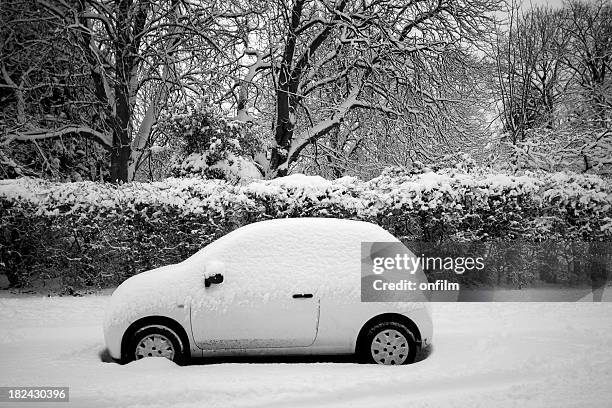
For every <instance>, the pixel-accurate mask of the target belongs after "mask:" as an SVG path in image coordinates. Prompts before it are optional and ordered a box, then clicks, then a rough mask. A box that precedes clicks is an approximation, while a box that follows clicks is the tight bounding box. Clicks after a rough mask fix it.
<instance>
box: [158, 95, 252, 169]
mask: <svg viewBox="0 0 612 408" xmlns="http://www.w3.org/2000/svg"><path fill="white" fill-rule="evenodd" d="M158 129H159V131H160V132H162V133H163V134H165V135H166V137H167V138H168V140H181V146H180V150H181V154H180V157H179V159H178V161H177V163H175V164H174V166H173V170H174V173H175V175H177V176H183V177H185V176H187V177H203V178H211V179H223V180H232V181H243V180H251V179H255V178H261V172H260V171H259V169H258V168H257V166H256V165H255V163H254V161H253V159H251V158H250V157H253V156H254V155H255V154H256V153H257V152H258V151H259V141H258V140H257V138H255V137H254V135H253V133H252V132H251V129H250V125H249V124H248V123H243V122H240V121H237V120H229V119H226V118H224V117H223V116H221V115H220V114H218V113H216V112H214V111H213V109H212V107H210V106H205V105H204V104H200V105H196V104H193V103H189V104H187V105H184V106H179V107H176V108H174V110H173V111H172V112H170V113H169V114H168V115H167V116H165V117H164V118H163V119H162V120H161V121H160V124H159V125H158Z"/></svg>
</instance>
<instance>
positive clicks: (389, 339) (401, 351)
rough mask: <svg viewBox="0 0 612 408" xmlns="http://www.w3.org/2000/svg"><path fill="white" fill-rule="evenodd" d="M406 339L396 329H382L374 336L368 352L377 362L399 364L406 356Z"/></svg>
mask: <svg viewBox="0 0 612 408" xmlns="http://www.w3.org/2000/svg"><path fill="white" fill-rule="evenodd" d="M409 349H410V348H409V346H408V340H406V336H404V335H403V334H402V333H400V332H398V331H397V330H393V329H389V330H383V331H381V332H380V333H378V334H377V335H376V336H374V339H373V340H372V345H371V346H370V352H371V353H372V357H373V358H374V361H376V362H377V363H378V364H385V365H400V364H404V363H405V362H406V359H407V358H408V351H409Z"/></svg>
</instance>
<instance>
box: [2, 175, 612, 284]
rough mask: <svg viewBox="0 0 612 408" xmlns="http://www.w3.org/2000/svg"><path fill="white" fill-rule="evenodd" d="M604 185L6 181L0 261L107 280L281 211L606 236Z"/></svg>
mask: <svg viewBox="0 0 612 408" xmlns="http://www.w3.org/2000/svg"><path fill="white" fill-rule="evenodd" d="M459 167H460V166H459ZM611 187H612V186H611V183H610V181H609V180H606V179H603V178H601V177H599V176H596V175H585V174H575V173H543V172H542V173H540V172H533V173H529V172H526V173H523V174H522V175H509V174H503V173H498V174H489V173H486V172H485V171H482V170H478V169H475V170H473V171H471V172H469V173H468V172H466V171H464V170H462V169H460V168H450V169H444V170H438V171H436V172H433V171H429V170H428V169H426V168H421V169H416V170H415V169H412V170H409V171H405V170H401V169H389V170H387V171H385V172H383V174H382V175H380V176H379V177H377V178H374V179H372V180H370V181H362V180H359V179H356V178H352V177H344V178H341V179H337V180H333V181H332V180H326V179H323V178H321V177H318V176H305V175H301V174H295V175H291V176H288V177H283V178H278V179H274V180H254V181H252V182H250V183H247V184H235V183H232V182H228V181H224V180H203V179H201V178H169V179H166V180H164V181H160V182H153V183H137V182H134V183H127V184H123V185H112V184H101V183H95V182H73V183H55V182H49V181H44V180H40V179H32V178H20V179H16V180H3V181H0V208H2V210H1V211H2V222H1V225H2V230H3V231H5V234H3V235H2V236H0V251H2V254H1V255H2V259H3V262H4V265H0V267H2V268H6V270H7V271H8V276H9V279H11V281H12V282H18V281H19V280H20V279H22V278H23V279H24V280H27V279H29V276H30V275H36V274H41V271H46V272H45V273H48V276H53V275H54V274H57V271H58V270H63V271H66V273H67V274H68V275H71V274H72V275H73V276H74V282H73V283H74V284H75V285H79V284H80V285H85V284H87V283H88V282H94V283H96V284H98V283H99V284H108V283H109V282H117V281H121V280H123V279H124V278H126V277H128V276H131V275H133V274H134V273H137V272H140V271H142V270H145V269H152V268H153V267H157V266H163V265H167V264H171V263H177V262H180V261H182V260H184V259H186V258H187V257H188V256H190V255H192V254H193V253H195V252H197V251H198V250H200V249H201V248H203V247H204V246H205V245H206V244H208V243H210V242H212V241H214V240H215V239H217V238H219V237H220V236H223V235H225V234H226V233H228V232H230V231H233V230H235V229H236V228H238V227H240V226H243V225H246V224H250V223H252V222H255V221H260V220H264V219H270V218H286V217H336V218H344V219H355V220H365V221H369V222H373V223H375V224H378V225H380V226H382V227H383V228H384V229H386V230H387V231H389V232H390V233H391V234H393V235H394V236H397V237H399V238H400V239H418V240H426V241H437V240H444V239H458V238H461V239H468V240H470V239H489V238H491V239H496V238H501V239H527V240H542V239H561V240H564V239H565V240H586V241H590V240H598V239H610V237H611V236H612V188H611ZM109 271H110V272H109ZM105 282H106V283H105Z"/></svg>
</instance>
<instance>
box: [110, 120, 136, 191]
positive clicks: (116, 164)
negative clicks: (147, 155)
mask: <svg viewBox="0 0 612 408" xmlns="http://www.w3.org/2000/svg"><path fill="white" fill-rule="evenodd" d="M117 133H120V134H119V135H117ZM121 133H124V134H121ZM131 153H132V149H131V147H130V143H129V139H128V136H127V132H115V135H114V136H113V147H112V148H111V167H110V179H111V182H113V183H117V182H124V183H125V182H128V181H129V170H128V169H129V165H130V156H131Z"/></svg>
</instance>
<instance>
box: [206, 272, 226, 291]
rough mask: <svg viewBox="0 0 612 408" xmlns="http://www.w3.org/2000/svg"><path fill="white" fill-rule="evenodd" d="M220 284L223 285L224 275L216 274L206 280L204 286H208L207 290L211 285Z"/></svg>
mask: <svg viewBox="0 0 612 408" xmlns="http://www.w3.org/2000/svg"><path fill="white" fill-rule="evenodd" d="M219 283H223V275H221V274H220V273H216V274H214V275H213V276H208V277H207V278H204V286H206V287H207V288H208V287H209V286H210V285H213V284H214V285H217V284H219Z"/></svg>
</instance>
